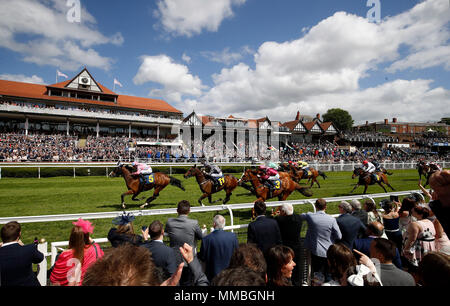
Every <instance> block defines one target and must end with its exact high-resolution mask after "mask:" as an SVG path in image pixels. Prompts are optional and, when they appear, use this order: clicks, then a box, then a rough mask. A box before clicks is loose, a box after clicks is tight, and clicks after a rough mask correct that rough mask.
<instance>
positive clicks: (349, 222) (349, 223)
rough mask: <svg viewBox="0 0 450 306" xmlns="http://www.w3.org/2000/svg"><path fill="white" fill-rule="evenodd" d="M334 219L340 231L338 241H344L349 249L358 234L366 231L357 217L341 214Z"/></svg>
mask: <svg viewBox="0 0 450 306" xmlns="http://www.w3.org/2000/svg"><path fill="white" fill-rule="evenodd" d="M336 221H337V224H338V226H339V229H340V230H341V233H342V239H341V241H340V242H342V243H344V244H345V245H346V246H347V247H348V248H349V249H350V250H351V249H352V247H353V243H354V241H355V239H356V238H357V236H358V234H360V235H364V233H365V232H366V226H365V225H364V224H363V223H362V222H361V220H360V219H359V218H356V217H354V216H352V215H350V214H342V215H340V216H339V217H337V218H336Z"/></svg>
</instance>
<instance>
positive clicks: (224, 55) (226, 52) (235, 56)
mask: <svg viewBox="0 0 450 306" xmlns="http://www.w3.org/2000/svg"><path fill="white" fill-rule="evenodd" d="M251 53H254V51H253V50H251V49H250V48H249V47H248V46H244V47H243V48H242V49H241V51H240V52H230V48H229V47H227V48H225V49H223V50H222V51H202V52H201V53H200V54H201V55H202V56H203V57H205V58H207V59H208V60H210V61H212V62H216V63H221V64H224V65H227V66H229V65H231V64H235V63H237V62H239V61H240V60H242V58H243V57H244V55H246V54H251Z"/></svg>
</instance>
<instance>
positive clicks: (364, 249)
mask: <svg viewBox="0 0 450 306" xmlns="http://www.w3.org/2000/svg"><path fill="white" fill-rule="evenodd" d="M373 239H375V238H373V237H367V238H362V239H356V240H355V242H354V244H353V248H354V249H357V250H358V251H360V252H361V253H364V254H366V255H367V256H368V257H369V258H370V244H371V243H372V240H373ZM392 263H393V264H394V265H395V266H396V267H397V268H399V269H401V268H402V261H401V259H400V253H399V251H398V249H397V248H395V258H394V260H393V261H392Z"/></svg>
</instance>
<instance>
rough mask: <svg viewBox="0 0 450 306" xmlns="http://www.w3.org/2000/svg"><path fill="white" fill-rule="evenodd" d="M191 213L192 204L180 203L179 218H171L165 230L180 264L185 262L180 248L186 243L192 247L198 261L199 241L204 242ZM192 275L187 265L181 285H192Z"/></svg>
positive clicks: (184, 201)
mask: <svg viewBox="0 0 450 306" xmlns="http://www.w3.org/2000/svg"><path fill="white" fill-rule="evenodd" d="M190 211H191V204H190V203H189V201H186V200H183V201H180V202H179V203H178V207H177V212H178V217H177V218H169V219H168V220H167V223H166V228H165V230H164V232H165V235H166V236H169V245H170V247H171V248H173V249H174V250H175V254H176V256H177V261H178V263H181V262H182V261H184V259H183V258H182V256H181V253H180V250H179V248H180V247H182V246H183V245H184V244H185V243H187V244H188V245H190V246H191V247H192V249H193V252H194V260H198V259H197V256H196V254H197V241H198V240H202V238H203V234H202V230H201V229H200V226H199V225H198V221H197V220H193V219H189V218H188V215H189V213H190ZM191 281H192V275H191V273H190V272H189V269H188V268H187V264H186V263H185V265H184V268H183V274H182V277H181V280H180V284H181V285H187V286H189V285H192V282H191Z"/></svg>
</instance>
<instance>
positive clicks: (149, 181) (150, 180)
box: [139, 173, 155, 184]
mask: <svg viewBox="0 0 450 306" xmlns="http://www.w3.org/2000/svg"><path fill="white" fill-rule="evenodd" d="M142 177H144V178H142ZM139 179H140V181H141V183H144V184H153V183H154V182H155V176H154V174H153V173H152V174H143V175H142V176H140V177H139Z"/></svg>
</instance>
